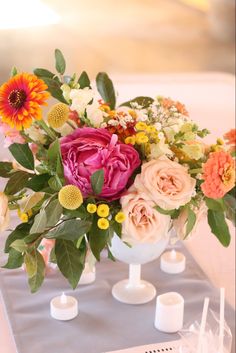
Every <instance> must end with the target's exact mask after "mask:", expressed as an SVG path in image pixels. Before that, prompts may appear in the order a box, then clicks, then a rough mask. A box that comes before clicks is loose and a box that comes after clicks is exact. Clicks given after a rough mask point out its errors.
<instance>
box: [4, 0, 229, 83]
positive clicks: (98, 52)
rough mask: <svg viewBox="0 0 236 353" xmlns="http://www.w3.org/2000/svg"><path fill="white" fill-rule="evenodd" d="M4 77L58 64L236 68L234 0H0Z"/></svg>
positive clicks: (130, 69)
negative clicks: (58, 55) (57, 54)
mask: <svg viewBox="0 0 236 353" xmlns="http://www.w3.org/2000/svg"><path fill="white" fill-rule="evenodd" d="M0 5H1V7H0V8H1V13H0V54H1V55H0V82H3V81H4V80H6V79H7V78H8V76H9V71H10V69H11V67H12V66H13V65H16V66H17V67H18V68H19V70H25V71H28V70H32V69H33V68H35V67H46V68H48V69H51V70H52V69H53V67H54V58H53V55H54V48H60V49H61V50H62V52H63V53H64V55H65V57H66V59H67V72H68V73H73V72H75V71H77V72H80V71H81V70H83V69H86V71H87V72H88V73H89V74H90V76H91V77H94V75H95V74H96V73H97V72H98V71H101V70H102V71H107V72H109V73H110V74H126V73H130V74H149V73H165V72H169V73H173V72H196V71H221V72H222V71H223V72H228V73H234V72H235V57H234V49H235V48H234V33H235V27H234V26H235V18H234V16H235V1H234V0H182V1H181V0H119V1H118V0H67V1H65V0H41V1H40V0H7V1H6V0H0Z"/></svg>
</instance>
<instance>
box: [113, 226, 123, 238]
mask: <svg viewBox="0 0 236 353" xmlns="http://www.w3.org/2000/svg"><path fill="white" fill-rule="evenodd" d="M112 228H113V229H114V232H115V233H116V234H117V235H118V237H120V238H121V232H122V224H121V223H117V222H114V223H113V225H112Z"/></svg>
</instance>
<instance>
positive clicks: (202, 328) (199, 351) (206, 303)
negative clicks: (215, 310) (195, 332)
mask: <svg viewBox="0 0 236 353" xmlns="http://www.w3.org/2000/svg"><path fill="white" fill-rule="evenodd" d="M208 306H209V298H205V300H204V305H203V311H202V320H201V325H200V332H199V338H198V348H197V353H205V352H203V351H202V346H203V336H204V334H205V329H206V320H207V312H208Z"/></svg>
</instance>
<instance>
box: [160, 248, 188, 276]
mask: <svg viewBox="0 0 236 353" xmlns="http://www.w3.org/2000/svg"><path fill="white" fill-rule="evenodd" d="M185 266H186V258H185V256H184V255H183V254H182V253H181V252H179V251H175V250H174V249H172V250H171V251H166V252H165V253H164V254H162V256H161V270H162V271H164V272H166V273H170V274H176V273H181V272H183V271H184V270H185Z"/></svg>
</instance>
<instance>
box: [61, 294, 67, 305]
mask: <svg viewBox="0 0 236 353" xmlns="http://www.w3.org/2000/svg"><path fill="white" fill-rule="evenodd" d="M61 303H62V304H66V303H67V296H66V295H65V293H64V292H62V295H61Z"/></svg>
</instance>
